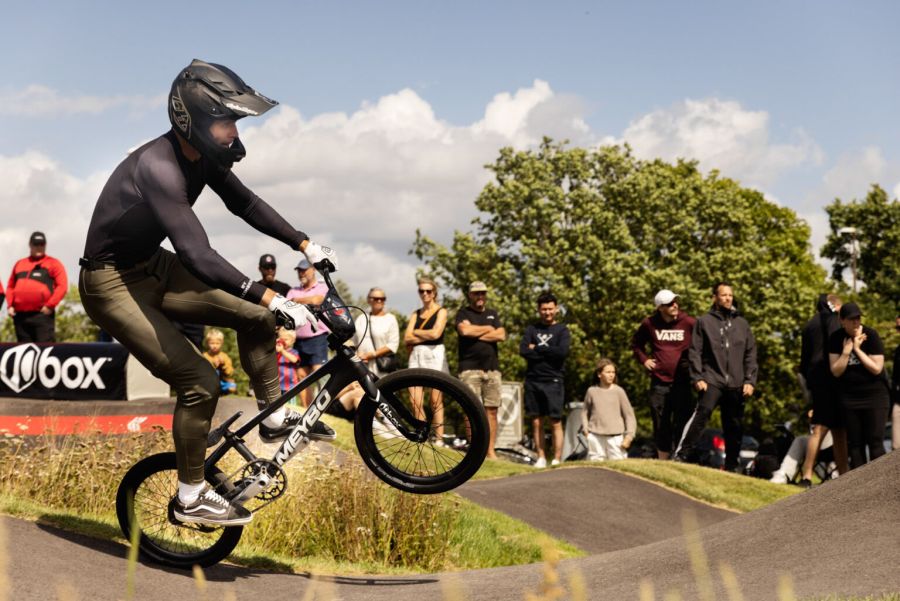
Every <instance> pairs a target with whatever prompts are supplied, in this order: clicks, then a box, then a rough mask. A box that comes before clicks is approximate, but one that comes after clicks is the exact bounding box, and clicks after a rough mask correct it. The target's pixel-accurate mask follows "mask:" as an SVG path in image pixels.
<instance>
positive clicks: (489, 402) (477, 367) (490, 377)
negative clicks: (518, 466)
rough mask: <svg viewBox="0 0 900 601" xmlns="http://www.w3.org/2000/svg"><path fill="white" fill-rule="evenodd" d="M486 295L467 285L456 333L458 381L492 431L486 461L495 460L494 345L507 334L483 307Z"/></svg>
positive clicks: (496, 374) (480, 286)
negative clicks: (480, 405) (466, 387)
mask: <svg viewBox="0 0 900 601" xmlns="http://www.w3.org/2000/svg"><path fill="white" fill-rule="evenodd" d="M487 293H488V289H487V285H486V284H485V283H484V282H472V283H471V284H470V285H469V306H468V307H463V308H462V309H460V310H459V312H458V313H457V314H456V331H457V332H458V333H459V379H460V380H462V381H463V382H465V383H466V384H468V385H469V387H470V388H471V389H472V390H473V391H475V395H476V396H477V397H478V398H479V399H481V402H482V403H483V404H484V410H485V412H486V413H487V418H488V424H489V425H490V430H491V438H490V442H489V443H488V451H487V457H488V459H496V458H497V454H496V453H494V442H495V441H496V440H497V409H498V408H499V407H500V381H501V380H500V360H499V358H498V354H497V343H498V342H502V341H504V340H506V330H505V329H504V328H503V324H501V323H500V316H499V315H498V314H497V312H496V311H495V310H494V309H488V308H487V307H486V305H487Z"/></svg>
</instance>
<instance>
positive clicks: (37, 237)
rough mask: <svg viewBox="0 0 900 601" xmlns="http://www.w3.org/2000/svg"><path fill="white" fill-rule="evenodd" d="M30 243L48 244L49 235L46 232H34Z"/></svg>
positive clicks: (36, 244) (35, 244)
mask: <svg viewBox="0 0 900 601" xmlns="http://www.w3.org/2000/svg"><path fill="white" fill-rule="evenodd" d="M28 244H31V245H33V246H41V245H44V244H47V237H46V236H45V235H44V232H34V233H33V234H31V238H29V239H28Z"/></svg>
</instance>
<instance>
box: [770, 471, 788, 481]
mask: <svg viewBox="0 0 900 601" xmlns="http://www.w3.org/2000/svg"><path fill="white" fill-rule="evenodd" d="M769 482H774V483H775V484H787V483H788V477H787V475H786V474H785V473H784V472H781V471H777V472H774V473H773V474H772V477H771V478H769Z"/></svg>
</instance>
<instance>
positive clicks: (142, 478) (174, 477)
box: [116, 453, 243, 569]
mask: <svg viewBox="0 0 900 601" xmlns="http://www.w3.org/2000/svg"><path fill="white" fill-rule="evenodd" d="M218 475H219V474H212V475H211V476H209V477H208V480H209V482H210V483H211V484H213V485H217V484H218V482H216V481H215V478H216V476H218ZM177 490H178V472H177V470H176V467H175V453H159V454H157V455H151V456H150V457H147V458H145V459H142V460H141V461H139V462H137V463H135V464H134V465H133V466H132V467H131V469H129V470H128V472H127V473H126V474H125V477H123V478H122V482H121V483H120V484H119V490H118V493H117V494H116V514H117V516H118V518H119V527H120V528H121V529H122V533H123V534H124V535H125V538H126V539H128V540H131V533H132V530H131V529H132V525H134V526H135V527H137V528H138V530H139V531H140V538H139V540H138V548H139V550H140V552H141V553H142V554H143V555H144V556H146V557H147V558H148V559H150V560H152V561H154V562H156V563H160V564H163V565H167V566H171V567H175V568H181V569H190V568H192V567H193V566H195V565H199V566H203V567H207V566H211V565H213V564H216V563H218V562H220V561H222V560H223V559H225V558H226V557H227V556H228V555H229V554H230V553H231V552H232V551H233V550H234V548H235V547H236V546H237V544H238V541H240V539H241V532H242V531H243V527H242V526H229V527H227V528H214V527H211V526H203V525H200V524H186V523H181V522H178V521H177V520H175V519H174V516H173V515H172V513H171V511H170V509H169V502H170V501H171V500H172V497H173V496H174V494H175V492H176V491H177Z"/></svg>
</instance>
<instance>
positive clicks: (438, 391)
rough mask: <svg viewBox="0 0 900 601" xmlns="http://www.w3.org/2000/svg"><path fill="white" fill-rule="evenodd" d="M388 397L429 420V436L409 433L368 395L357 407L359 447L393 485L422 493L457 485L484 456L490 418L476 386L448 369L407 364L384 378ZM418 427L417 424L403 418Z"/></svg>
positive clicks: (383, 391) (382, 388) (407, 411)
mask: <svg viewBox="0 0 900 601" xmlns="http://www.w3.org/2000/svg"><path fill="white" fill-rule="evenodd" d="M376 386H377V388H378V390H379V392H380V393H381V395H382V397H383V398H384V400H386V401H387V402H388V403H389V404H391V405H392V406H394V407H398V406H402V408H403V409H404V410H403V411H399V412H396V411H395V412H394V413H395V415H396V414H397V413H400V414H405V415H407V416H410V415H411V416H413V417H414V418H415V419H416V420H420V423H421V422H424V423H427V424H428V429H429V436H428V437H427V439H426V440H414V439H413V438H412V437H408V436H404V435H403V434H402V433H401V432H400V431H399V430H398V429H397V428H396V426H394V425H393V424H392V423H391V422H390V421H388V420H387V419H386V418H385V416H384V415H382V413H381V412H380V411H379V410H378V406H377V404H376V403H374V402H372V401H371V400H370V399H364V400H363V402H362V403H361V404H360V406H359V409H358V410H357V413H356V421H355V424H354V434H355V436H356V448H357V449H358V450H359V454H360V456H361V457H362V459H363V461H364V462H365V464H366V465H367V466H368V467H369V469H371V470H372V472H373V473H374V474H375V475H376V476H378V477H379V478H381V479H382V480H383V481H385V482H387V483H388V484H390V485H391V486H393V487H395V488H398V489H400V490H403V491H405V492H411V493H416V494H433V493H439V492H444V491H447V490H450V489H453V488H456V487H457V486H459V485H460V484H462V483H463V482H465V481H466V480H468V479H469V478H471V477H472V476H473V475H474V474H475V472H477V471H478V468H480V467H481V464H482V463H483V462H484V458H485V455H486V454H487V447H488V437H489V430H488V422H487V417H486V416H485V412H484V407H482V405H481V403H480V402H479V400H478V399H477V398H476V397H475V394H474V393H473V392H472V390H471V389H470V388H469V387H468V386H466V385H465V384H463V383H462V382H460V381H459V380H457V379H456V378H454V377H452V376H449V375H447V374H445V373H443V372H440V371H436V370H433V369H404V370H401V371H396V372H394V373H392V374H389V375H387V376H384V377H383V378H380V379H379V380H378V383H377V385H376ZM403 425H404V426H405V427H407V428H408V429H409V430H413V429H415V428H414V425H413V424H407V423H404V424H403Z"/></svg>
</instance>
